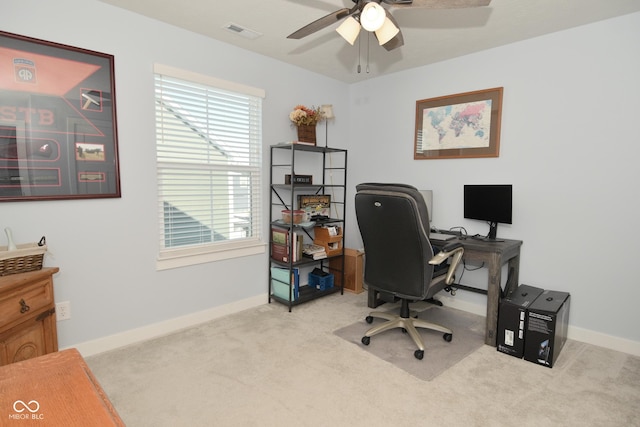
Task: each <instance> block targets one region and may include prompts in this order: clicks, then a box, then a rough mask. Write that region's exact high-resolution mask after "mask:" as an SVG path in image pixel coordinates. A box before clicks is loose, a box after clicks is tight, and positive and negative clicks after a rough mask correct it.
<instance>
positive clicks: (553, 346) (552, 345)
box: [524, 291, 571, 368]
mask: <svg viewBox="0 0 640 427" xmlns="http://www.w3.org/2000/svg"><path fill="white" fill-rule="evenodd" d="M570 302H571V295H569V294H568V293H567V292H557V291H544V292H543V293H541V294H540V296H538V298H536V300H535V301H534V302H533V303H532V304H531V305H530V306H529V309H528V310H527V326H526V328H527V331H526V340H525V343H524V359H525V360H528V361H529V362H533V363H538V364H540V365H543V366H547V367H549V368H551V367H553V364H554V363H555V362H556V360H557V359H558V355H559V354H560V350H562V347H563V346H564V343H565V342H566V341H567V327H568V325H569V304H570Z"/></svg>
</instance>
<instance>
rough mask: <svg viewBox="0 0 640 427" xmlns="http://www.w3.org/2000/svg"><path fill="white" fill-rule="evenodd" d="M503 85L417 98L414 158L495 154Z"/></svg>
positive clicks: (493, 155) (451, 157)
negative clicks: (428, 97)
mask: <svg viewBox="0 0 640 427" xmlns="http://www.w3.org/2000/svg"><path fill="white" fill-rule="evenodd" d="M502 91H503V88H501V87H498V88H493V89H485V90H479V91H475V92H466V93H459V94H456V95H448V96H441V97H438V98H431V99H423V100H419V101H416V133H415V144H414V152H413V158H414V159H415V160H427V159H453V158H469V157H498V156H499V154H500V118H501V114H502Z"/></svg>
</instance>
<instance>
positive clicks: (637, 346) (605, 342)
mask: <svg viewBox="0 0 640 427" xmlns="http://www.w3.org/2000/svg"><path fill="white" fill-rule="evenodd" d="M438 299H439V300H440V301H442V303H443V304H444V305H446V306H447V307H451V308H455V309H458V310H462V311H467V312H469V313H473V314H477V315H479V316H483V317H484V316H486V315H487V308H486V306H485V305H482V304H474V303H470V302H466V301H460V300H459V299H456V298H452V297H449V296H438ZM567 338H569V339H571V340H575V341H581V342H585V343H587V344H593V345H597V346H599V347H605V348H608V349H611V350H616V351H621V352H623V353H628V354H632V355H634V356H640V342H637V341H631V340H628V339H625V338H620V337H614V336H612V335H606V334H603V333H601V332H594V331H590V330H588V329H583V328H578V327H576V326H571V325H569V327H568V328H567Z"/></svg>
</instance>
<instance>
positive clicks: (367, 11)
mask: <svg viewBox="0 0 640 427" xmlns="http://www.w3.org/2000/svg"><path fill="white" fill-rule="evenodd" d="M385 19H387V13H386V12H385V10H384V8H383V7H382V6H380V5H379V4H378V3H376V2H375V1H372V2H369V3H367V4H366V5H365V6H364V8H363V9H362V13H361V14H360V23H361V24H362V28H364V29H365V30H367V31H376V30H378V29H379V28H380V27H382V26H383V25H384V20H385Z"/></svg>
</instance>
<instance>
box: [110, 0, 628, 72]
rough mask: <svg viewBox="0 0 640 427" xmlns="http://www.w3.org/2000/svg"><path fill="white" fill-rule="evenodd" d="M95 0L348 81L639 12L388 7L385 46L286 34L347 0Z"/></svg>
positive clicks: (556, 1) (617, 0) (606, 0)
mask: <svg viewBox="0 0 640 427" xmlns="http://www.w3.org/2000/svg"><path fill="white" fill-rule="evenodd" d="M100 1H102V2H104V3H108V4H111V5H114V6H117V7H121V8H123V9H127V10H130V11H133V12H136V13H139V14H142V15H145V16H148V17H151V18H154V19H157V20H160V21H163V22H166V23H169V24H172V25H175V26H178V27H182V28H185V29H188V30H191V31H193V32H196V33H200V34H203V35H206V36H208V37H211V38H213V39H216V40H220V41H222V42H225V43H229V44H232V45H235V46H237V47H240V48H243V49H247V50H251V51H254V52H257V53H260V54H262V55H265V56H269V57H272V58H275V59H278V60H281V61H284V62H288V63H290V64H294V65H297V66H299V67H302V68H305V69H308V70H311V71H314V72H316V73H319V74H323V75H326V76H328V77H331V78H334V79H337V80H340V81H343V82H346V83H353V82H357V81H362V80H364V79H367V78H371V77H377V76H380V75H383V74H388V73H393V72H397V71H401V70H405V69H408V68H413V67H417V66H422V65H427V64H432V63H435V62H439V61H443V60H446V59H450V58H454V57H458V56H462V55H466V54H469V53H473V52H477V51H481V50H485V49H490V48H492V47H496V46H501V45H505V44H509V43H513V42H517V41H521V40H525V39H528V38H532V37H536V36H540V35H543V34H548V33H552V32H556V31H561V30H564V29H568V28H572V27H576V26H579V25H584V24H588V23H591V22H595V21H599V20H603V19H608V18H612V17H615V16H620V15H624V14H628V13H633V12H637V11H640V0H492V1H491V4H490V5H489V6H487V7H481V8H473V9H427V8H410V9H394V10H392V12H393V16H394V17H395V18H396V20H397V21H398V24H399V26H400V28H401V30H402V34H403V36H404V46H402V47H401V48H398V49H395V50H393V51H391V52H388V51H386V50H385V49H384V48H382V47H380V46H378V44H377V41H376V40H375V38H374V37H371V38H370V39H369V40H368V39H367V37H366V35H367V34H368V33H367V32H364V31H363V32H362V33H361V35H360V37H359V39H360V43H359V42H358V41H356V43H355V44H354V46H351V45H349V44H348V43H347V42H346V41H344V40H343V39H342V38H341V37H340V36H339V35H338V33H336V32H335V31H334V30H335V28H336V27H337V26H338V25H339V24H337V23H336V24H334V25H331V26H329V27H327V28H325V29H323V30H320V31H318V32H317V33H314V34H312V35H310V36H308V37H305V38H303V39H301V40H291V39H287V35H289V34H290V33H292V32H294V31H295V30H297V29H298V28H300V27H302V26H304V25H307V24H308V23H310V22H312V21H315V20H316V19H319V18H321V17H323V16H325V15H327V14H329V13H331V12H333V11H335V10H337V9H341V8H344V7H347V8H351V7H352V6H353V2H352V1H351V0H224V1H223V0H100ZM446 1H447V0H443V2H446ZM385 7H386V5H385ZM230 23H233V24H234V25H238V26H241V27H244V28H247V29H249V30H252V31H256V32H258V33H260V34H261V36H260V37H258V38H256V39H254V40H249V39H246V38H244V37H242V36H240V35H238V34H236V33H232V32H230V31H228V30H226V29H225V27H226V26H228V24H230ZM359 44H360V46H359ZM367 44H369V47H370V49H369V53H368V55H367ZM359 52H360V53H359ZM367 56H368V63H369V73H367V72H366V69H367ZM358 62H360V63H361V65H362V66H361V73H358V72H357V66H358Z"/></svg>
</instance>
